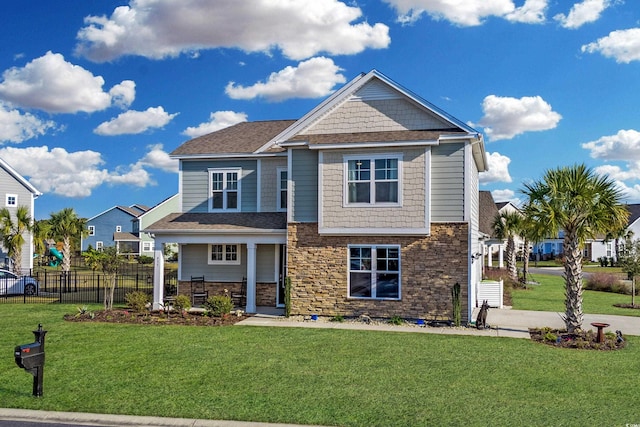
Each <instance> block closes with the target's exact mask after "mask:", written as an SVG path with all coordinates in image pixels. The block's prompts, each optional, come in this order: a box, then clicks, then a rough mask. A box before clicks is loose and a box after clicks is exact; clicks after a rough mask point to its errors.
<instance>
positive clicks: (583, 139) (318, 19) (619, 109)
mask: <svg viewBox="0 0 640 427" xmlns="http://www.w3.org/2000/svg"><path fill="white" fill-rule="evenodd" d="M3 9H4V11H3V13H2V14H1V15H0V24H1V25H0V40H1V41H2V50H1V51H0V157H1V158H3V159H4V160H5V161H7V162H8V163H9V164H11V165H12V166H13V167H14V168H15V169H16V170H17V171H18V172H19V173H21V174H22V175H23V176H25V177H26V178H27V179H29V181H30V182H31V183H32V184H33V185H34V186H35V187H36V188H38V189H39V190H40V191H41V192H42V193H44V194H43V195H42V196H41V197H40V198H38V200H37V201H36V214H35V217H36V218H37V219H43V218H48V217H49V214H50V213H52V212H56V211H59V210H60V209H62V208H65V207H73V208H74V209H75V210H76V211H77V212H78V214H79V215H81V216H84V217H91V216H93V215H95V214H97V213H99V212H102V211H104V210H105V209H108V208H109V207H111V206H114V205H132V204H134V203H140V204H146V205H149V206H153V205H155V204H157V203H159V202H160V201H162V200H163V199H165V198H167V197H169V196H171V195H172V194H175V193H176V192H177V191H178V175H177V163H176V161H175V160H173V159H171V158H170V157H169V155H168V154H169V153H170V152H171V151H173V150H174V149H175V148H177V147H178V146H179V145H180V144H182V143H183V142H185V141H187V140H188V139H190V138H192V137H195V136H199V135H201V134H204V133H208V132H212V131H214V130H217V129H221V128H223V127H225V126H229V125H231V124H235V123H237V122H240V121H245V120H249V121H255V120H272V119H274V120H275V119H295V118H299V117H301V116H302V115H303V114H305V113H306V112H307V111H309V110H310V109H311V108H313V107H314V106H315V105H317V104H318V103H320V102H321V101H322V100H323V99H324V98H325V97H327V96H328V95H330V94H331V93H332V92H333V91H335V90H337V89H338V88H339V87H340V86H341V85H342V84H344V83H345V82H347V81H349V80H351V79H352V78H354V77H355V76H356V75H358V74H359V73H361V72H367V71H370V70H371V69H374V68H375V69H377V70H379V71H380V72H382V73H384V74H386V75H387V76H388V77H390V78H391V79H393V80H395V81H396V82H397V83H399V84H401V85H403V86H404V87H406V88H407V89H409V90H411V91H413V92H414V93H416V94H417V95H419V96H421V97H423V98H424V99H426V100H428V101H430V102H432V103H433V104H435V105H437V106H438V107H440V108H442V109H444V110H445V111H447V112H448V113H450V114H452V115H453V116H455V117H457V118H458V119H460V120H462V121H464V122H468V123H470V124H471V125H472V126H474V127H475V128H476V129H478V130H479V131H481V132H483V133H484V135H485V139H486V142H487V143H486V148H487V154H488V156H489V165H490V170H489V171H488V172H486V173H483V174H482V176H481V182H482V187H481V188H482V189H484V190H490V191H492V193H493V195H494V199H495V200H496V201H507V200H513V201H515V202H518V200H519V199H520V198H521V197H522V195H521V194H520V193H519V189H521V188H522V184H523V183H524V182H527V181H530V180H535V179H540V178H541V177H542V174H543V173H544V171H545V170H547V169H550V168H556V167H559V166H565V165H571V164H574V163H586V164H587V165H588V166H589V167H592V168H593V169H594V170H596V171H597V172H598V173H601V174H607V175H608V176H609V177H610V178H612V179H614V180H615V181H616V182H617V183H618V185H619V186H620V188H621V189H622V190H623V191H624V194H625V201H627V202H629V203H637V202H640V181H639V179H640V96H638V95H639V94H640V5H639V4H638V3H637V2H636V1H632V0H626V1H621V0H582V1H575V0H574V1H562V0H526V1H524V0H521V1H514V0H366V1H346V2H341V1H338V0H313V1H307V0H286V1H285V0H280V1H278V0H270V1H269V0H210V1H206V0H130V1H106V0H105V1H100V2H93V1H86V0H64V1H53V0H30V1H27V2H9V3H7V4H6V5H4V7H3Z"/></svg>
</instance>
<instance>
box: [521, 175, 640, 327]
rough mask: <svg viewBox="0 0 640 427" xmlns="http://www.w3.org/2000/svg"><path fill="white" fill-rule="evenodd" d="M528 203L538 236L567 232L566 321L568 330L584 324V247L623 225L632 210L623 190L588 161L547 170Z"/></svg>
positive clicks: (531, 187)
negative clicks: (589, 165) (595, 169)
mask: <svg viewBox="0 0 640 427" xmlns="http://www.w3.org/2000/svg"><path fill="white" fill-rule="evenodd" d="M522 192H523V193H524V194H525V195H526V196H527V197H528V198H529V200H528V203H527V205H526V207H525V211H526V215H528V216H529V217H530V218H531V219H532V220H533V221H534V223H535V230H536V234H537V235H543V234H546V235H558V233H559V232H560V230H563V231H564V242H563V244H564V280H565V308H566V313H565V319H564V320H565V324H566V326H567V330H568V331H569V332H574V331H576V330H579V329H581V328H582V322H583V312H582V250H583V248H584V243H585V241H586V240H587V239H592V238H595V236H596V235H597V234H605V233H606V232H607V231H609V230H616V229H620V228H622V227H623V226H624V225H626V223H627V218H628V215H629V211H628V210H627V208H626V207H625V206H624V205H623V204H622V203H621V198H622V193H621V191H620V190H619V189H618V187H617V186H616V184H615V182H614V181H613V180H611V179H609V178H608V177H603V176H600V175H598V174H596V173H594V172H593V171H592V170H591V169H589V168H587V167H586V166H585V165H583V164H581V165H574V166H571V167H561V168H558V169H552V170H548V171H547V172H545V174H544V176H543V178H542V180H541V181H534V182H532V183H530V184H525V185H524V189H523V190H522Z"/></svg>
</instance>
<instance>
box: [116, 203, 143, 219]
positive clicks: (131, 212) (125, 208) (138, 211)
mask: <svg viewBox="0 0 640 427" xmlns="http://www.w3.org/2000/svg"><path fill="white" fill-rule="evenodd" d="M136 206H138V209H136V208H135V207H131V206H120V205H118V206H116V207H117V208H118V209H120V210H123V211H125V212H126V213H128V214H129V215H131V216H133V217H134V218H137V217H139V216H140V215H142V214H143V213H145V212H146V211H142V210H141V209H142V208H141V206H142V205H136Z"/></svg>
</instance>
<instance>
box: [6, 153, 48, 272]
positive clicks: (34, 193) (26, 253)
mask: <svg viewBox="0 0 640 427" xmlns="http://www.w3.org/2000/svg"><path fill="white" fill-rule="evenodd" d="M41 195H42V193H41V192H39V191H38V190H37V189H36V188H35V187H34V186H33V185H31V183H29V181H27V180H26V179H25V178H24V177H22V176H21V175H20V174H19V173H18V172H16V170H15V169H13V168H12V167H11V166H10V165H9V164H8V163H7V162H5V161H4V160H2V159H0V197H2V198H1V199H0V203H1V204H2V207H4V208H7V209H8V210H9V212H11V213H12V214H15V212H16V210H17V209H18V207H19V206H26V207H27V209H28V210H29V216H30V217H31V218H32V219H33V218H34V212H35V203H34V202H35V199H37V198H38V196H41ZM1 243H2V242H1V241H0V257H1V258H0V264H2V265H3V266H4V267H6V268H10V267H11V266H10V261H9V257H8V255H7V251H6V249H5V248H4V247H2V246H1ZM31 268H33V235H32V234H31V233H27V234H26V235H25V236H24V245H23V247H22V269H23V270H28V269H31ZM25 272H26V271H25Z"/></svg>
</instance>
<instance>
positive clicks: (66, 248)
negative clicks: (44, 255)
mask: <svg viewBox="0 0 640 427" xmlns="http://www.w3.org/2000/svg"><path fill="white" fill-rule="evenodd" d="M49 224H50V226H51V235H52V236H53V238H54V239H56V240H58V239H59V240H62V271H64V272H65V273H66V272H69V270H70V269H71V240H72V239H73V238H76V237H78V236H81V235H83V234H85V233H86V232H87V227H86V221H85V220H84V219H83V218H78V215H77V214H76V212H75V211H74V210H73V208H64V209H62V210H61V211H60V212H55V213H52V214H51V219H50V220H49Z"/></svg>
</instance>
